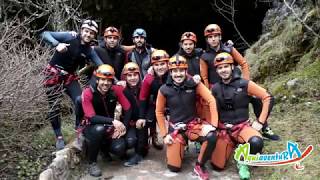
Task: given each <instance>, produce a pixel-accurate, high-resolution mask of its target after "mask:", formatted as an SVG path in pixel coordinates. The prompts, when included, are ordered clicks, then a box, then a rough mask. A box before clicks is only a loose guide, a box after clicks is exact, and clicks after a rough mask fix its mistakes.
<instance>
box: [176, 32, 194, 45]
mask: <svg viewBox="0 0 320 180" xmlns="http://www.w3.org/2000/svg"><path fill="white" fill-rule="evenodd" d="M184 40H191V41H193V42H194V43H197V36H196V34H194V33H193V32H185V33H183V34H182V36H181V39H180V42H183V41H184Z"/></svg>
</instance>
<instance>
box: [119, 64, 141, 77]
mask: <svg viewBox="0 0 320 180" xmlns="http://www.w3.org/2000/svg"><path fill="white" fill-rule="evenodd" d="M129 72H134V73H139V74H140V68H139V66H138V64H137V63H134V62H128V63H127V64H126V65H124V67H123V70H122V74H123V75H127V74H128V73H129Z"/></svg>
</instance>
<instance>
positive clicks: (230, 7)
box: [211, 0, 250, 48]
mask: <svg viewBox="0 0 320 180" xmlns="http://www.w3.org/2000/svg"><path fill="white" fill-rule="evenodd" d="M235 1H236V0H230V3H229V4H227V3H226V2H224V1H223V0H213V2H211V6H212V8H213V10H214V11H216V12H218V13H219V14H220V15H222V16H223V17H224V18H225V19H226V20H227V21H228V22H229V23H231V24H232V25H233V28H234V29H235V31H236V32H237V34H238V36H239V37H240V39H241V41H242V42H243V43H244V44H245V46H246V48H248V47H250V44H249V43H248V42H247V40H246V39H245V38H244V37H243V36H242V34H241V32H240V30H239V29H238V26H237V24H236V21H235V16H236V9H235Z"/></svg>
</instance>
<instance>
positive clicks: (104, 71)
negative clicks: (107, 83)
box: [94, 64, 115, 79]
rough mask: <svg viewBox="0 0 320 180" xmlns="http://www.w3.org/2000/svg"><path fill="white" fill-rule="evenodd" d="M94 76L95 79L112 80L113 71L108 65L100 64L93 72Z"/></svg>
mask: <svg viewBox="0 0 320 180" xmlns="http://www.w3.org/2000/svg"><path fill="white" fill-rule="evenodd" d="M94 75H95V76H96V77H97V78H105V79H113V78H114V75H115V73H114V69H113V67H112V66H110V65H108V64H102V65H100V66H99V67H98V69H97V70H95V71H94Z"/></svg>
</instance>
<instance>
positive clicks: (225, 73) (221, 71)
mask: <svg viewBox="0 0 320 180" xmlns="http://www.w3.org/2000/svg"><path fill="white" fill-rule="evenodd" d="M232 70H233V65H232V64H221V65H218V66H217V67H216V71H217V73H218V75H219V76H220V77H221V79H222V81H224V82H228V81H230V80H231V77H232Z"/></svg>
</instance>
